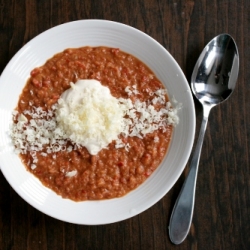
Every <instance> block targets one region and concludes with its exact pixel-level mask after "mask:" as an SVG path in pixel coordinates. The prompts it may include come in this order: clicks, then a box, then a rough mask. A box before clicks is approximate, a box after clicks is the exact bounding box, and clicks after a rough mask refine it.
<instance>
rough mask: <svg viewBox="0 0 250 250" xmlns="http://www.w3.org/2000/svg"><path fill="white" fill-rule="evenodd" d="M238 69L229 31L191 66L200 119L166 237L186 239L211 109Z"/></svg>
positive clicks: (226, 93)
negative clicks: (195, 139) (195, 142)
mask: <svg viewBox="0 0 250 250" xmlns="http://www.w3.org/2000/svg"><path fill="white" fill-rule="evenodd" d="M238 71H239V54H238V49H237V46H236V44H235V42H234V40H233V38H232V37H231V36H230V35H228V34H221V35H219V36H216V37H215V38H214V39H213V40H211V41H210V42H209V43H208V44H207V46H206V47H205V48H204V50H203V51H202V53H201V55H200V57H199V59H198V61H197V63H196V65H195V67H194V71H193V74H192V77H191V88H192V91H193V94H194V95H195V96H196V98H197V99H198V100H199V101H200V103H201V104H202V106H203V120H202V124H201V129H200V134H199V138H198V141H197V145H196V148H195V151H194V154H193V158H192V161H191V164H190V170H189V173H188V176H187V178H186V180H185V182H184V185H183V187H182V190H181V192H180V194H179V196H178V198H177V201H176V203H175V206H174V209H173V211H172V215H171V218H170V224H169V237H170V240H171V241H172V242H173V243H174V244H180V243H181V242H183V241H184V240H185V238H186V236H187V234H188V232H189V229H190V226H191V222H192V217H193V210H194V200H195V186H196V179H197V172H198V164H199V159H200V153H201V148H202V143H203V139H204V135H205V130H206V127H207V122H208V116H209V113H210V110H211V108H213V107H214V106H216V105H217V104H220V103H222V102H223V101H225V100H226V99H227V98H228V97H229V96H230V95H231V94H232V92H233V90H234V88H235V85H236V81H237V78H238Z"/></svg>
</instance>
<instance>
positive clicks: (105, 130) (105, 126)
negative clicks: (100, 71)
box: [56, 80, 124, 155]
mask: <svg viewBox="0 0 250 250" xmlns="http://www.w3.org/2000/svg"><path fill="white" fill-rule="evenodd" d="M123 116H124V112H123V110H122V108H121V105H119V101H118V99H116V98H115V97H113V96H112V95H111V93H110V90H109V88H107V87H105V86H103V85H101V83H100V82H99V81H97V80H78V81H77V82H76V83H75V84H73V83H71V88H69V89H68V90H66V91H65V92H63V94H62V95H61V97H60V99H59V101H58V107H57V110H56V120H57V123H58V127H59V129H60V130H61V131H62V132H63V133H64V137H66V138H69V139H70V140H71V141H72V142H74V143H76V144H77V145H79V146H84V147H86V148H87V150H88V151H89V153H90V154H92V155H96V154H97V153H98V152H99V151H100V150H101V149H102V148H106V147H107V146H108V144H109V143H110V142H112V141H113V140H117V139H118V135H119V134H120V133H121V132H122V130H123Z"/></svg>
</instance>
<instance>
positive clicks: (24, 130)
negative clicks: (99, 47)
mask: <svg viewBox="0 0 250 250" xmlns="http://www.w3.org/2000/svg"><path fill="white" fill-rule="evenodd" d="M70 85H71V88H70V89H69V90H67V91H65V92H64V93H63V94H62V96H61V98H60V99H59V101H58V103H57V104H56V105H53V106H52V108H51V110H48V111H45V110H43V109H42V108H41V107H32V109H31V110H25V111H24V112H23V114H19V113H18V112H17V111H13V119H14V121H15V122H14V123H13V125H12V127H11V137H12V140H13V143H14V145H15V148H16V150H15V151H16V153H22V154H26V153H27V152H30V154H31V156H32V158H33V162H32V165H31V169H35V167H36V165H35V163H37V161H38V159H37V156H36V152H38V151H42V150H44V149H45V150H46V152H42V153H41V155H42V156H46V155H47V154H51V153H56V152H59V151H67V152H71V151H72V150H75V149H77V148H79V147H82V146H85V147H86V148H87V149H88V151H89V152H90V154H92V155H94V154H97V153H98V152H99V151H100V150H101V149H103V148H107V146H108V144H109V143H111V142H112V141H113V140H115V141H116V145H115V147H116V148H117V149H119V148H124V149H125V150H127V151H129V149H130V145H129V144H128V143H124V142H123V141H122V140H121V139H120V138H119V136H120V135H123V136H124V137H128V136H130V137H133V136H136V137H139V138H143V137H144V136H145V135H146V134H148V133H152V132H153V131H155V130H158V129H163V130H165V128H166V126H167V125H169V124H170V125H174V126H175V125H176V124H178V122H179V118H178V116H177V111H178V109H179V108H180V105H177V106H176V108H173V107H172V106H171V103H170V102H166V100H165V96H166V90H164V89H160V90H157V91H156V92H154V93H150V96H152V100H151V102H141V101H139V100H136V101H135V102H134V103H133V102H132V101H131V99H129V98H128V99H125V98H119V99H116V98H114V97H113V96H112V95H111V94H110V91H109V89H108V88H107V87H104V86H102V85H101V84H100V83H99V82H98V81H96V80H79V81H77V82H76V84H73V83H71V84H70ZM125 91H126V92H127V93H128V95H131V94H137V87H136V85H133V86H132V87H131V88H130V87H126V89H125ZM174 102H175V103H176V100H174ZM158 103H159V104H161V105H164V107H163V108H161V109H160V110H156V109H155V106H154V105H156V104H158ZM27 117H29V119H28V118H27ZM158 140H159V138H158V137H155V138H154V141H155V142H158ZM68 141H71V142H73V144H74V145H73V147H72V146H66V145H67V142H68ZM53 158H54V159H56V154H53ZM69 173H70V172H69ZM69 173H68V174H69ZM74 173H75V172H74ZM69 175H71V174H69Z"/></svg>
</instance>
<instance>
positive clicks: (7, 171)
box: [0, 20, 195, 225]
mask: <svg viewBox="0 0 250 250" xmlns="http://www.w3.org/2000/svg"><path fill="white" fill-rule="evenodd" d="M82 46H108V47H118V48H120V49H121V50H123V51H125V52H127V53H130V54H133V55H134V56H136V57H137V58H139V59H140V60H141V61H143V62H144V63H145V64H146V65H147V66H148V67H149V68H150V69H151V70H153V72H154V73H155V74H156V75H157V77H158V78H159V79H160V80H161V81H162V82H163V83H164V85H165V86H166V88H167V89H168V92H169V97H170V98H171V97H174V98H175V99H176V100H177V102H179V103H182V106H183V107H182V109H181V110H180V111H179V113H178V115H179V118H180V122H179V124H178V125H177V126H176V128H175V130H174V134H173V138H172V141H171V144H170V147H169V150H168V153H167V155H166V157H165V158H164V160H163V162H162V164H161V165H160V166H159V167H158V168H157V170H156V171H155V172H154V173H153V174H152V175H151V176H150V178H149V179H147V180H146V181H145V182H144V183H143V184H142V185H141V186H139V187H138V188H137V189H135V190H134V191H132V192H130V193H129V194H127V195H126V196H124V197H122V198H118V199H111V200H103V201H84V202H74V201H71V200H67V199H63V198H61V197H60V196H58V195H56V194H55V193H54V192H53V191H51V190H50V189H48V188H46V187H44V186H43V185H42V184H41V182H40V181H39V180H38V179H37V178H36V177H34V176H33V175H32V174H31V173H29V172H28V171H26V169H25V167H24V166H23V164H22V163H21V161H20V158H19V157H18V156H17V155H16V154H15V153H14V152H13V146H12V144H11V140H10V137H9V135H8V130H9V126H10V123H11V113H12V111H13V109H14V108H15V107H16V105H17V102H18V98H19V95H20V93H21V91H22V89H23V87H24V85H25V83H26V81H27V79H28V78H29V74H30V71H31V70H32V69H33V68H35V67H37V66H41V65H43V64H44V63H45V61H46V60H47V59H49V58H51V57H52V56H53V55H54V54H56V53H58V52H61V51H63V50H64V49H66V48H70V47H82ZM194 132H195V109H194V104H193V98H192V94H191V92H190V88H189V85H188V82H187V80H186V78H185V76H184V74H183V72H182V70H181V69H180V67H179V66H178V64H177V63H176V61H175V60H174V59H173V57H172V56H171V55H170V54H169V53H168V51H167V50H166V49H164V48H163V47H162V46H161V45H160V44H159V43H158V42H156V41H155V40H154V39H152V38H151V37H149V36H148V35H146V34H145V33H143V32H141V31H139V30H137V29H135V28H132V27H130V26H127V25H124V24H121V23H116V22H111V21H104V20H82V21H76V22H70V23H66V24H62V25H59V26H56V27H54V28H52V29H49V30H47V31H45V32H43V33H42V34H40V35H38V36H37V37H35V38H34V39H32V40H31V41H30V42H29V43H27V44H26V45H25V46H24V47H23V48H22V49H20V51H18V53H17V54H16V55H15V56H14V57H13V58H12V60H11V61H10V62H9V64H8V65H7V66H6V68H5V70H4V71H3V73H2V75H1V78H0V166H1V170H2V172H3V174H4V176H5V178H6V179H7V181H8V182H9V183H10V185H11V186H12V187H13V189H14V190H15V191H16V192H17V193H18V194H19V195H20V196H21V197H22V198H23V199H24V200H25V201H27V202H28V203H29V204H30V205H32V206H33V207H35V208H36V209H38V210H40V211H41V212H43V213H45V214H47V215H49V216H52V217H54V218H57V219H59V220H62V221H67V222H71V223H76V224H85V225H97V224H107V223H112V222H117V221H121V220H124V219H127V218H130V217H132V216H135V215H137V214H139V213H141V212H143V211H144V210H146V209H147V208H149V207H151V206H152V205H154V204H155V203H156V202H157V201H159V200H160V199H161V198H162V197H163V196H164V195H165V194H166V193H167V192H168V191H169V190H170V189H171V188H172V187H173V185H174V184H175V182H176V181H177V179H178V178H179V176H180V175H181V173H182V171H183V169H184V167H185V165H186V163H187V161H188V158H189V156H190V153H191V149H192V145H193V140H194Z"/></svg>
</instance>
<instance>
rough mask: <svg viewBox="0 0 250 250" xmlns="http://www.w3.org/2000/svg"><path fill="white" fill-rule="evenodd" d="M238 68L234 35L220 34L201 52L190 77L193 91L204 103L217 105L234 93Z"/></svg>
mask: <svg viewBox="0 0 250 250" xmlns="http://www.w3.org/2000/svg"><path fill="white" fill-rule="evenodd" d="M238 71H239V56H238V50H237V47H236V44H235V42H234V40H233V38H232V37H231V36H230V35H228V34H221V35H219V36H216V37H215V38H214V39H213V40H212V41H210V42H209V43H208V44H207V46H206V47H205V48H204V50H203V51H202V53H201V55H200V57H199V59H198V61H197V63H196V65H195V67H194V71H193V74H192V77H191V88H192V91H193V94H194V95H195V96H196V98H197V99H198V100H199V101H200V102H201V103H202V104H205V105H207V104H210V105H213V106H214V105H217V104H219V103H221V102H223V101H225V100H226V99H227V98H228V97H229V96H230V95H231V94H232V92H233V90H234V88H235V86H236V81H237V77H238Z"/></svg>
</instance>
